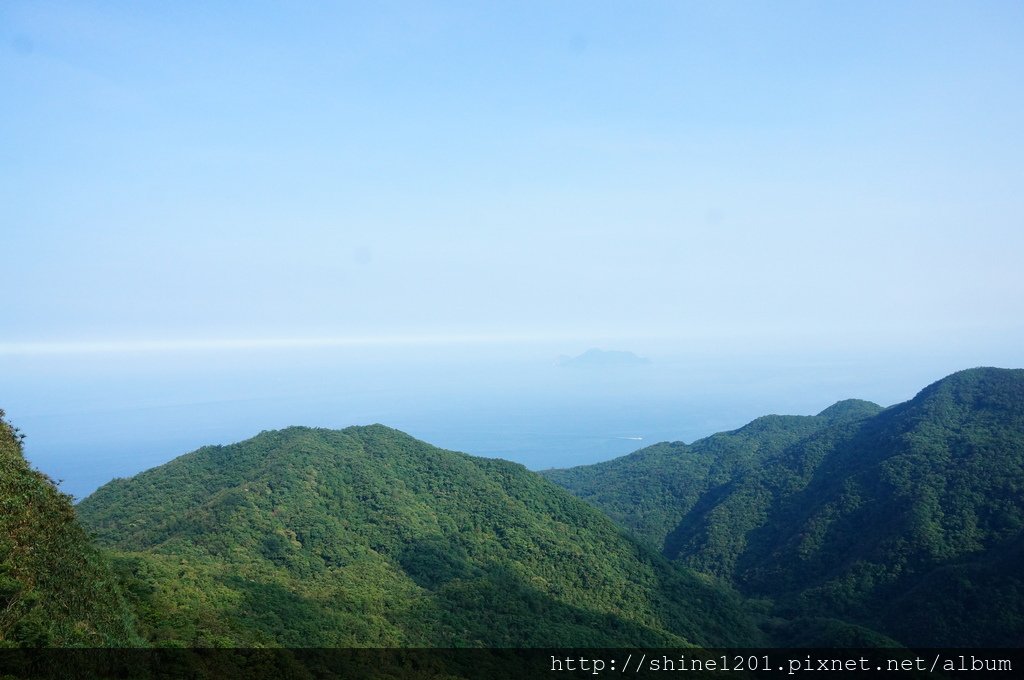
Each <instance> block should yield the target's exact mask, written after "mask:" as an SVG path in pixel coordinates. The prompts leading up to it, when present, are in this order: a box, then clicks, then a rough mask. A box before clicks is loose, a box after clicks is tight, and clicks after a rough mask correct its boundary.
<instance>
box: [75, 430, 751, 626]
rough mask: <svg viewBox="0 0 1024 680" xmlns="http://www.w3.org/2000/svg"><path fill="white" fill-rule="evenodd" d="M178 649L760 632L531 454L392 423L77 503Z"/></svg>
mask: <svg viewBox="0 0 1024 680" xmlns="http://www.w3.org/2000/svg"><path fill="white" fill-rule="evenodd" d="M79 514H80V517H81V518H82V521H83V522H84V523H85V524H86V525H87V526H88V527H89V528H90V529H91V530H92V531H94V532H96V535H97V537H98V540H99V541H100V542H101V543H102V545H104V546H106V547H108V548H110V549H113V550H116V551H117V552H118V553H119V555H120V557H119V558H118V564H119V568H120V571H121V573H122V575H123V577H124V578H125V580H126V582H127V583H129V584H130V590H131V596H132V598H133V600H134V602H135V604H136V606H137V607H138V608H139V611H140V613H141V616H142V621H143V625H144V627H145V632H146V634H147V636H148V637H149V639H150V640H152V641H153V642H154V643H156V644H164V645H199V646H210V645H232V646H258V645H289V646H364V645H370V646H464V645H470V646H481V645H487V646H551V645H566V646H603V645H641V646H675V645H687V644H701V645H750V644H757V643H759V642H760V641H761V638H760V637H759V633H758V631H757V630H756V628H755V627H754V626H753V625H752V624H751V623H750V621H749V618H748V617H747V615H746V614H745V613H744V611H743V609H742V603H741V601H740V599H739V598H738V597H737V596H736V595H735V594H733V593H732V592H730V591H729V590H728V589H727V588H723V587H722V586H721V585H719V584H718V583H717V580H716V579H714V578H710V577H699V576H697V575H695V574H694V573H692V572H691V571H689V570H687V569H683V568H680V567H679V566H677V565H672V564H671V563H670V562H669V561H668V560H665V559H664V558H662V557H661V556H660V555H658V554H657V551H654V550H651V549H649V548H646V547H644V546H643V545H642V544H640V543H638V542H637V541H635V540H634V539H632V538H631V537H629V536H628V535H627V534H626V533H625V532H624V531H623V530H622V529H620V528H618V527H616V526H615V524H614V523H613V522H611V521H610V520H609V519H608V518H607V517H605V516H604V515H603V514H601V513H600V512H599V511H597V510H596V509H594V508H592V507H591V506H589V505H587V504H586V503H583V502H582V501H580V500H578V499H576V498H574V497H573V496H572V495H570V494H568V493H566V492H565V491H564V490H562V489H560V488H558V487H557V486H555V485H554V484H552V483H550V482H548V481H547V480H544V479H543V478H541V477H540V476H538V475H536V474H534V473H531V472H529V471H528V470H526V469H525V468H523V467H522V466H520V465H516V464H513V463H508V462H505V461H500V460H488V459H481V458H474V457H471V456H467V455H464V454H459V453H453V452H449V451H443V450H440V449H437V448H434V447H432V446H430V445H428V444H425V443H423V442H420V441H417V440H415V439H413V438H411V437H409V436H408V435H405V434H402V433H400V432H397V431H395V430H391V429H388V428H386V427H383V426H369V427H353V428H348V429H346V430H341V431H332V430H321V429H309V428H289V429H287V430H282V431H277V432H264V433H262V434H260V435H259V436H257V437H254V438H253V439H250V440H248V441H245V442H241V443H238V444H234V445H231V446H223V447H207V448H204V449H200V450H198V451H196V452H194V453H191V454H188V455H186V456H182V457H180V458H178V459H176V460H174V461H172V462H171V463H168V464H167V465H164V466H161V467H158V468H155V469H153V470H149V471H148V472H145V473H143V474H140V475H138V476H136V477H134V478H132V479H127V480H124V479H122V480H115V481H113V482H111V483H109V484H107V485H106V486H104V487H102V488H101V489H99V490H98V491H97V492H96V493H95V494H93V495H92V496H90V497H89V498H87V499H85V500H84V501H83V502H82V503H81V504H80V505H79Z"/></svg>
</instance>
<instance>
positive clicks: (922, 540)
mask: <svg viewBox="0 0 1024 680" xmlns="http://www.w3.org/2000/svg"><path fill="white" fill-rule="evenodd" d="M546 474H547V476H548V477H549V478H550V479H552V480H554V481H556V482H558V483H560V484H562V485H563V486H565V487H566V488H568V489H570V490H572V491H573V492H574V493H576V494H577V495H579V496H580V497H582V498H585V499H587V500H588V501H590V502H592V503H594V504H595V505H596V506H598V507H601V508H602V509H605V510H606V511H607V512H608V513H609V514H610V515H612V516H613V517H615V518H616V519H617V520H619V521H620V522H621V523H622V524H623V525H624V526H627V527H631V528H633V529H635V530H636V531H637V532H638V533H639V534H640V535H642V536H643V537H644V538H645V540H647V541H649V542H650V543H651V544H652V545H654V546H656V547H657V548H659V549H660V550H661V551H662V552H663V554H665V555H666V556H667V557H670V558H672V559H674V560H676V561H677V562H679V563H682V564H686V565H689V566H692V567H694V568H696V569H698V570H700V571H703V572H706V573H709V574H715V575H717V576H720V577H723V578H725V579H728V580H729V581H730V582H732V583H733V584H734V585H735V586H737V587H738V588H739V589H740V590H741V591H742V592H744V593H745V594H746V595H748V596H752V597H758V598H769V599H771V600H772V601H773V602H774V603H775V610H774V611H775V613H776V614H778V615H781V616H783V617H785V618H787V619H797V620H800V619H818V620H819V621H820V620H822V619H832V620H839V621H843V622H848V623H853V624H858V625H860V626H864V627H866V628H869V629H873V630H876V631H880V632H882V633H884V634H885V635H887V636H890V637H893V638H895V639H897V640H899V641H901V642H904V643H907V644H915V645H957V644H962V645H1016V644H1019V643H1020V641H1021V640H1022V639H1024V582H1022V577H1021V570H1020V567H1019V565H1020V561H1019V560H1020V557H1021V550H1022V545H1024V538H1022V536H1024V371H1021V370H1002V369H989V368H986V369H972V370H968V371H962V372H960V373H957V374H954V375H952V376H949V377H948V378H945V379H943V380H940V381H939V382H937V383H935V384H933V385H931V386H929V387H927V388H925V389H924V390H922V391H921V392H920V393H919V394H918V395H917V396H916V397H915V398H914V399H913V400H911V401H909V402H907V403H904V404H900V405H898V406H894V407H891V408H889V409H885V410H879V409H878V407H875V406H874V405H870V404H867V403H864V402H841V403H840V404H837V405H836V406H833V407H832V408H830V409H828V410H826V411H824V412H823V413H821V414H819V415H818V416H816V417H814V418H811V419H806V418H782V417H777V416H769V417H767V418H761V419H758V420H756V421H754V422H753V423H751V424H750V425H748V426H747V427H744V428H741V429H740V430H737V431H735V432H730V433H724V434H721V435H715V436H713V437H710V438H708V439H705V440H701V441H699V442H696V443H694V444H693V445H691V446H685V445H682V444H660V445H656V446H654V447H651V448H648V449H645V450H643V451H639V452H637V453H635V454H632V455H630V456H627V457H624V458H621V459H618V460H616V461H611V462H609V463H604V464H601V465H596V466H589V467H585V468H576V469H572V470H563V471H550V472H548V473H546ZM809 625H811V624H809ZM811 627H813V625H812V626H811ZM797 628H799V626H798V627H797ZM781 634H784V635H794V633H793V627H792V626H789V627H788V628H786V630H785V631H783V632H782V633H781ZM795 635H796V638H795V639H797V640H800V639H801V637H800V636H801V634H800V633H795ZM790 641H792V639H791V640H790Z"/></svg>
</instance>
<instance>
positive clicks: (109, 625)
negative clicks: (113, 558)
mask: <svg viewBox="0 0 1024 680" xmlns="http://www.w3.org/2000/svg"><path fill="white" fill-rule="evenodd" d="M141 643H142V640H141V638H140V637H139V636H138V634H137V633H136V631H135V620H134V616H133V615H132V613H131V611H130V610H129V608H128V607H127V605H126V604H125V601H124V599H123V598H122V596H121V594H120V591H119V589H118V587H117V585H116V582H115V579H114V577H113V575H112V573H111V570H110V567H109V564H108V563H107V561H106V560H105V559H104V557H103V556H102V555H101V554H100V553H99V552H98V551H97V550H96V549H95V548H94V547H93V546H92V545H91V544H90V542H89V540H88V537H87V536H86V534H85V532H84V531H83V530H82V528H81V527H80V526H79V525H78V522H77V521H76V520H75V513H74V510H73V508H72V506H71V499H70V498H69V497H68V496H65V495H64V494H62V493H60V492H59V491H58V490H57V488H56V487H55V486H54V485H53V483H52V482H51V481H50V480H49V479H48V478H46V477H45V476H44V475H42V474H40V473H39V472H36V471H34V470H32V469H31V468H30V467H29V465H28V463H27V462H26V461H25V458H24V456H23V455H22V447H21V438H20V436H19V435H18V433H17V432H16V431H15V430H14V429H13V428H12V427H11V426H10V425H9V424H8V423H7V422H5V421H4V420H3V411H0V647H11V646H34V647H35V646H65V647H67V646H75V647H92V646H133V645H138V644H141Z"/></svg>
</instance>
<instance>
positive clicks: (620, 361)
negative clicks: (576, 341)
mask: <svg viewBox="0 0 1024 680" xmlns="http://www.w3.org/2000/svg"><path fill="white" fill-rule="evenodd" d="M555 363H556V364H557V365H558V366H567V367H573V368H575V367H584V368H603V367H606V366H642V365H644V364H649V363H651V360H650V359H648V358H646V357H641V356H637V355H636V354H634V353H633V352H626V351H623V350H605V349H597V348H596V347H595V348H591V349H588V350H587V351H586V352H584V353H583V354H580V355H578V356H574V357H569V356H565V355H562V356H560V357H558V359H557V360H556V362H555Z"/></svg>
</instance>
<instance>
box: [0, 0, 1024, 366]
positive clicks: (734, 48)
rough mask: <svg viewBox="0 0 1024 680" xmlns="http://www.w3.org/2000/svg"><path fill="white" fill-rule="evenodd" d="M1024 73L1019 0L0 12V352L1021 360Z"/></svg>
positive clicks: (37, 5) (103, 5)
mask: <svg viewBox="0 0 1024 680" xmlns="http://www.w3.org/2000/svg"><path fill="white" fill-rule="evenodd" d="M1022 76H1024V5H1021V3H1018V2H983V3H975V2H959V3H944V2H921V3H914V2H900V3H892V2H856V3H850V2H787V3H729V2H722V3H719V2H715V3H689V2H665V3H628V4H627V3H604V2H585V3H575V2H536V3H534V2H514V3H422V2H410V3H404V2H390V3H369V4H367V3H339V4H334V3H323V4H321V3H305V4H303V5H302V6H301V7H297V6H296V4H295V3H270V2H252V3H237V2H231V3H217V2H201V3H200V2H180V3H155V2H153V3H147V2H140V3H109V2H84V1H80V0H76V1H75V2H68V3H60V2H17V1H14V2H5V3H4V4H3V6H2V7H0V91H2V92H3V93H4V96H3V106H2V109H0V225H2V226H0V229H2V240H3V244H4V245H3V250H4V253H5V258H4V259H5V263H4V265H3V267H2V268H0V285H2V286H3V289H4V290H5V291H7V295H6V299H5V310H4V314H3V319H2V320H0V350H2V351H5V352H7V353H8V354H11V353H15V354H16V353H20V352H25V351H28V350H30V349H31V348H32V347H35V348H37V349H38V348H39V347H41V346H42V345H39V344H37V343H51V344H50V345H47V346H49V347H51V348H52V347H57V346H62V347H65V348H66V347H69V346H71V345H74V344H75V343H83V342H86V343H89V342H91V343H125V342H128V343H131V342H136V341H146V342H175V341H179V340H180V341H190V342H196V341H200V342H204V341H211V340H212V341H218V342H219V341H224V340H230V339H236V338H237V339H247V340H260V339H281V338H292V337H294V338H357V339H359V338H362V339H368V338H369V339H372V338H377V337H382V336H383V337H387V338H391V339H394V338H416V337H423V336H429V337H435V338H440V339H444V338H447V337H451V336H458V337H465V336H473V337H495V338H508V337H548V338H560V337H579V338H583V339H588V338H618V337H621V338H627V339H628V338H630V337H658V338H667V339H672V338H679V339H682V340H686V341H688V342H692V343H695V344H697V345H699V344H701V343H705V344H714V343H718V342H723V341H728V342H733V343H739V344H740V345H741V346H742V344H743V343H744V342H749V343H751V347H756V346H757V345H758V344H759V343H762V342H765V341H768V340H772V341H775V342H778V343H782V344H785V343H791V342H795V341H797V340H799V341H800V342H806V343H808V344H814V343H819V344H834V345H838V344H842V343H844V342H846V343H851V342H852V343H854V344H857V343H861V344H864V345H869V344H870V345H874V346H880V345H885V343H887V342H891V341H896V340H898V341H900V342H911V343H912V342H915V341H918V340H922V341H924V340H927V341H928V342H937V343H942V342H946V341H947V340H948V339H949V338H955V339H956V342H960V343H968V344H969V343H981V344H984V343H986V342H995V341H998V342H1002V343H1005V342H1008V341H1011V340H1022V339H1024V338H1022V335H1024V334H1022V332H1021V324H1020V321H1019V320H1020V319H1021V318H1022V317H1024V314H1022V313H1024V276H1022V274H1021V271H1020V270H1021V263H1020V255H1021V253H1022V252H1024V229H1022V226H1024V225H1022V215H1024V212H1022V208H1024V191H1021V190H1020V188H1021V187H1022V186H1024V161H1022V159H1024V138H1022V135H1021V132H1020V121H1021V120H1024V94H1022V92H1024V89H1022V88H1021V83H1022V82H1024V78H1022ZM52 343H63V344H60V345H53V344H52ZM68 343H70V344H71V345H69V344H68ZM585 347H586V345H584V346H581V347H580V349H585Z"/></svg>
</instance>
